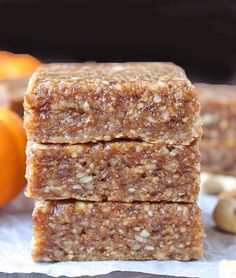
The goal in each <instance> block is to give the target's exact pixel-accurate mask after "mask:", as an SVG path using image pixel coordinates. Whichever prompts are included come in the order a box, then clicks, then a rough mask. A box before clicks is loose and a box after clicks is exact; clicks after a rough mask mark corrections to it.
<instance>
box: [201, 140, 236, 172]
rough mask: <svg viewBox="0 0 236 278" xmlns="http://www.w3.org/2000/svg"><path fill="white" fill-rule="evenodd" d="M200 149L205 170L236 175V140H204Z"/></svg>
mask: <svg viewBox="0 0 236 278" xmlns="http://www.w3.org/2000/svg"><path fill="white" fill-rule="evenodd" d="M200 149H201V164H202V169H203V170H204V171H206V172H211V173H215V174H224V175H232V176H236V142H235V140H233V141H231V140H221V141H218V140H202V141H201V147H200Z"/></svg>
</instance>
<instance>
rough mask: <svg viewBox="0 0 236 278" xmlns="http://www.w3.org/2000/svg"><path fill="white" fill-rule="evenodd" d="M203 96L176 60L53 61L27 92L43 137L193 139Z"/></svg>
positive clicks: (32, 119)
mask: <svg viewBox="0 0 236 278" xmlns="http://www.w3.org/2000/svg"><path fill="white" fill-rule="evenodd" d="M199 106H200V105H199V102H198V97H197V94H196V92H195V89H194V87H193V85H192V84H191V83H190V81H189V80H188V79H187V78H186V75H185V73H184V71H183V70H182V69H181V68H179V67H177V66H175V65H173V64H170V63H123V64H122V63H120V64H118V63H117V64H112V63H111V64H109V63H108V64H96V63H82V64H49V65H43V66H42V67H41V68H39V70H38V71H37V72H36V73H35V74H34V75H33V77H32V78H31V81H30V83H29V86H28V90H27V93H26V96H25V104H24V107H25V128H26V131H27V136H28V138H29V139H30V140H32V141H35V142H39V143H73V144H74V143H86V142H96V141H103V140H105V141H110V140H113V139H116V138H129V139H133V140H136V139H140V140H143V141H147V142H155V143H169V144H182V145H188V144H189V143H191V142H192V141H194V140H195V139H196V138H198V137H199V136H200V135H201V132H202V130H201V124H200V116H199Z"/></svg>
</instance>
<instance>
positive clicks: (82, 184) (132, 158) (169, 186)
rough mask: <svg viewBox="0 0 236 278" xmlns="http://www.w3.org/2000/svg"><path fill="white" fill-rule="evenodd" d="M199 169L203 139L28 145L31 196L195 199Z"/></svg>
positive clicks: (51, 198) (157, 199) (131, 199)
mask: <svg viewBox="0 0 236 278" xmlns="http://www.w3.org/2000/svg"><path fill="white" fill-rule="evenodd" d="M199 175H200V152H199V144H198V142H193V143H192V144H191V145H190V146H181V145H177V146H174V145H171V146H170V145H164V144H162V145H161V144H150V143H144V142H134V141H121V142H119V141H118V142H106V143H105V142H103V143H94V144H78V145H53V144H49V145H46V144H39V143H33V142H29V143H28V146H27V175H26V176H27V180H28V190H27V196H28V197H32V198H36V199H37V198H38V199H47V200H53V199H70V198H75V199H78V200H89V201H104V200H110V201H125V202H132V201H167V202H195V201H196V200H197V197H198V192H199Z"/></svg>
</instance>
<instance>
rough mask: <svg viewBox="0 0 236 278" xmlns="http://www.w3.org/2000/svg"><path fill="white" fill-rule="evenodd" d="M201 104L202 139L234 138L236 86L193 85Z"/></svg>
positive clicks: (235, 130) (235, 127)
mask: <svg viewBox="0 0 236 278" xmlns="http://www.w3.org/2000/svg"><path fill="white" fill-rule="evenodd" d="M195 86H196V89H197V91H198V93H199V98H200V103H201V118H202V124H203V131H204V132H203V139H210V140H212V139H213V140H225V139H227V140H229V139H234V138H236V86H227V85H209V84H195Z"/></svg>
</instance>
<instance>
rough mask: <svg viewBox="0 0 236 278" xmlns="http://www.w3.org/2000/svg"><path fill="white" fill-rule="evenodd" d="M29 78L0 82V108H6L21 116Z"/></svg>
mask: <svg viewBox="0 0 236 278" xmlns="http://www.w3.org/2000/svg"><path fill="white" fill-rule="evenodd" d="M28 81H29V77H27V78H16V79H2V80H0V106H1V107H8V108H10V109H12V110H13V111H15V112H16V113H18V114H19V115H20V116H23V114H24V109H23V101H24V94H25V91H26V89H27V84H28Z"/></svg>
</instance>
